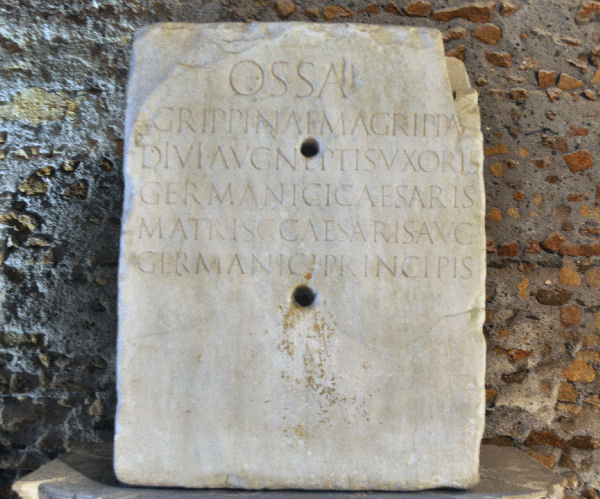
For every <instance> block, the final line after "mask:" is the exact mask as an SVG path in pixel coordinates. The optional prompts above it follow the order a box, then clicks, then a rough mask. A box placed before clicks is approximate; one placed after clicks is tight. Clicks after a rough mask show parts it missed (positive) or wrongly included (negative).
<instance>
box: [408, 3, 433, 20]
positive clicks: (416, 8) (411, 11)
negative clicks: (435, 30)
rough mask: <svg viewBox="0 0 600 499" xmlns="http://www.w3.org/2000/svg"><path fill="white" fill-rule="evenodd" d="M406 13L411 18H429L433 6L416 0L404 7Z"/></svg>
mask: <svg viewBox="0 0 600 499" xmlns="http://www.w3.org/2000/svg"><path fill="white" fill-rule="evenodd" d="M404 13H405V14H407V15H409V16H416V17H428V16H429V14H431V4H430V3H429V2H427V1H425V0H415V1H414V2H410V3H409V4H408V5H406V6H405V7H404Z"/></svg>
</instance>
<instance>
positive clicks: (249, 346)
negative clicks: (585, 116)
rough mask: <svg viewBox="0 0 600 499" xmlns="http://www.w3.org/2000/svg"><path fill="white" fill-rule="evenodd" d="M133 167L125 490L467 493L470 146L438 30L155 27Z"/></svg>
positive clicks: (474, 368) (123, 279)
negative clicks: (134, 487) (443, 489)
mask: <svg viewBox="0 0 600 499" xmlns="http://www.w3.org/2000/svg"><path fill="white" fill-rule="evenodd" d="M125 149H126V151H125V158H126V160H125V203H124V214H123V220H124V222H123V235H122V241H121V260H120V276H119V286H120V288H119V340H118V373H117V374H118V396H119V402H118V412H117V424H116V439H115V468H116V471H117V474H118V476H119V478H120V479H121V480H122V481H124V482H126V483H130V484H145V485H158V486H183V487H240V488H251V489H254V488H256V489H259V488H303V489H382V490H404V489H423V488H432V487H439V486H451V487H470V486H472V485H474V484H475V483H476V482H477V481H478V464H479V444H480V439H481V435H482V431H483V425H484V369H485V358H484V357H485V348H484V338H483V335H482V331H481V327H482V322H483V317H484V281H485V238H484V191H483V179H482V161H483V153H482V136H481V132H480V119H479V111H478V107H477V93H476V92H475V91H474V90H473V89H472V88H471V87H470V85H469V82H468V78H467V75H466V72H465V69H464V67H463V65H462V63H460V62H459V61H457V60H456V59H452V58H446V57H445V56H444V48H443V44H442V38H441V35H440V33H439V32H438V31H437V30H433V29H421V28H409V27H398V26H373V25H359V24H305V23H264V24H263V23H250V24H236V23H224V24H159V25H154V26H150V27H148V28H147V29H145V30H144V31H142V32H141V33H140V34H139V35H138V37H137V38H136V41H135V46H134V51H133V60H132V69H131V76H130V82H129V92H128V101H127V123H126V148H125Z"/></svg>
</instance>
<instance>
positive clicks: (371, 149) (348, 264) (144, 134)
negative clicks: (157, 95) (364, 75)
mask: <svg viewBox="0 0 600 499" xmlns="http://www.w3.org/2000/svg"><path fill="white" fill-rule="evenodd" d="M222 84H224V85H225V87H224V88H228V89H229V91H231V92H232V93H233V95H234V97H235V99H234V100H232V102H231V105H230V106H215V105H210V104H209V103H207V105H206V106H203V107H190V106H181V105H168V103H167V104H164V105H161V106H160V107H158V108H156V109H154V110H153V112H152V113H151V115H150V116H149V117H148V119H146V120H145V121H143V124H142V125H141V126H140V125H138V127H137V128H136V133H135V135H134V139H133V143H132V146H131V149H130V161H131V166H130V168H132V170H135V171H138V172H139V173H140V176H139V180H138V182H137V183H136V185H135V189H134V198H135V202H136V204H138V205H139V206H144V215H143V216H137V217H134V218H133V220H132V224H131V226H130V227H131V229H130V235H131V236H132V237H133V238H134V239H135V240H137V241H138V242H139V244H138V247H139V248H145V250H143V251H142V250H140V251H139V252H138V253H137V254H136V259H135V268H136V269H137V271H138V272H140V273H142V274H171V275H176V276H185V275H198V274H210V275H218V276H224V277H226V276H227V275H233V274H235V275H239V276H245V275H256V274H266V275H279V276H283V275H302V274H304V273H305V272H306V269H307V268H314V269H316V268H318V269H320V270H319V271H320V272H321V273H322V275H323V276H326V277H340V276H345V277H348V278H356V279H360V278H367V277H368V278H370V277H378V278H382V279H460V280H467V279H471V278H472V276H473V275H474V272H473V265H474V264H473V262H472V258H471V257H470V256H468V254H469V246H470V245H471V244H472V241H473V240H474V238H475V237H476V233H477V230H478V227H477V224H476V223H475V222H474V221H473V220H472V219H471V218H469V213H470V211H471V210H470V209H472V207H473V206H475V204H476V202H477V178H478V177H477V175H478V174H479V172H478V161H477V158H474V159H472V158H471V156H470V151H469V150H468V149H463V148H461V147H455V148H451V149H450V148H448V142H449V141H450V142H451V143H453V144H457V143H459V142H460V141H459V139H460V137H461V136H462V134H463V128H462V125H461V123H460V121H459V119H458V117H457V116H456V115H454V114H448V113H437V112H421V111H408V110H406V109H393V108H387V107H386V106H385V103H382V107H381V108H380V109H376V110H373V109H370V110H367V109H360V108H358V107H355V106H350V107H349V108H343V107H340V108H335V109H330V108H329V106H328V105H327V102H328V99H337V100H340V99H342V100H343V101H344V102H347V101H348V99H351V98H352V95H353V93H354V92H355V91H356V89H357V88H359V87H360V84H361V75H360V71H358V70H357V68H356V65H355V64H353V63H352V62H351V61H348V60H346V59H344V58H341V59H339V60H336V61H331V62H328V63H323V62H320V63H319V64H317V63H315V62H312V61H309V60H300V61H285V60H277V61H273V62H272V63H270V64H266V65H265V64H259V63H258V62H256V61H254V60H251V59H245V60H240V61H238V62H235V63H233V65H232V66H231V68H230V70H229V73H228V78H227V81H225V82H222ZM257 96H262V97H265V96H266V97H273V98H278V97H282V96H285V97H286V98H292V99H305V98H312V99H313V101H314V102H315V105H314V109H310V110H308V111H307V110H303V111H293V110H291V111H290V110H285V109H278V108H277V107H272V108H270V107H269V106H267V105H256V99H255V98H256V97H257ZM236 99H237V100H236ZM245 101H251V103H249V104H246V103H244V102H245ZM240 102H242V103H244V104H240ZM303 109H305V108H304V107H303ZM309 136H311V137H315V138H317V139H318V140H319V141H321V142H322V144H323V145H324V147H323V150H322V151H321V152H320V154H317V155H316V156H314V157H311V158H307V157H305V156H304V155H303V154H302V153H301V150H300V143H301V141H302V140H303V139H304V138H306V137H309ZM149 137H151V139H149ZM365 137H366V138H368V139H367V143H368V144H369V146H368V147H357V146H355V145H354V142H353V139H354V138H361V142H364V138H365ZM329 142H331V144H329ZM171 172H172V173H171ZM442 177H443V178H444V181H443V182H440V181H439V180H440V178H442ZM390 179H393V181H390ZM328 209H329V212H330V213H329V214H328ZM169 210H175V212H176V213H178V214H179V215H178V216H173V215H172V214H171V215H170V213H169ZM441 210H443V211H444V212H445V213H446V214H449V213H451V214H452V216H451V217H448V216H445V217H440V216H439V213H440V211H441ZM181 213H185V215H181ZM442 220H444V221H442ZM448 220H451V221H448ZM222 242H228V243H230V244H231V248H232V251H231V252H229V253H226V254H225V253H224V252H223V251H222V250H221V251H216V250H214V247H216V246H219V245H220V246H221V247H222V244H221V243H222ZM217 243H219V244H217ZM240 243H243V244H242V245H240ZM270 244H276V245H277V248H279V250H278V251H277V252H273V251H271V249H270V248H269V245H270ZM340 244H351V245H353V246H354V245H355V247H356V253H353V254H351V255H349V254H340V253H339V252H338V251H336V250H335V248H336V247H337V246H339V245H340ZM328 247H331V248H332V251H328V250H327V248H328ZM240 248H247V249H240ZM299 248H301V251H300V250H299ZM420 248H430V249H431V250H433V253H432V251H429V253H428V254H427V256H425V255H423V254H420V252H419V249H420ZM449 248H452V251H451V252H450V251H449ZM461 250H462V251H463V252H464V255H461ZM432 254H433V256H431V255H432ZM450 254H451V255H452V256H449V255H450Z"/></svg>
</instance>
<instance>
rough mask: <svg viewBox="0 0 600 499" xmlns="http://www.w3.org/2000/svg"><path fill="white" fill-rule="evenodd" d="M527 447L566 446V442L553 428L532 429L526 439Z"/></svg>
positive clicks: (562, 447)
mask: <svg viewBox="0 0 600 499" xmlns="http://www.w3.org/2000/svg"><path fill="white" fill-rule="evenodd" d="M525 445H526V446H527V447H533V446H536V445H549V446H550V447H558V448H559V449H564V448H566V445H565V442H564V440H563V439H562V438H560V437H559V436H558V435H557V434H556V433H555V432H553V431H552V430H541V431H532V432H531V433H529V435H528V436H527V438H526V439H525Z"/></svg>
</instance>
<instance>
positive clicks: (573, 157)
mask: <svg viewBox="0 0 600 499" xmlns="http://www.w3.org/2000/svg"><path fill="white" fill-rule="evenodd" d="M563 159H564V160H565V163H567V166H568V167H569V170H571V171H572V172H573V173H576V172H580V171H581V170H585V169H586V168H589V167H590V166H592V164H593V161H592V155H591V154H590V151H587V150H584V151H576V152H573V153H571V154H566V155H564V156H563Z"/></svg>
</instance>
